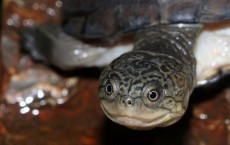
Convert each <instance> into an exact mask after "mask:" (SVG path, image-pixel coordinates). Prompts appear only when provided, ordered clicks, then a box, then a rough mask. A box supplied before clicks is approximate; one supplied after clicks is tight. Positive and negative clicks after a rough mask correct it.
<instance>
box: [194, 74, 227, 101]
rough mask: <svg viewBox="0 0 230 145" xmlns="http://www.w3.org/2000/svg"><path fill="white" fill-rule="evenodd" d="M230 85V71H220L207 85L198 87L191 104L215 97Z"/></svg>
mask: <svg viewBox="0 0 230 145" xmlns="http://www.w3.org/2000/svg"><path fill="white" fill-rule="evenodd" d="M229 87H230V72H227V73H221V72H220V73H219V74H218V75H217V77H215V78H213V79H211V80H209V81H208V83H206V84H205V85H202V86H200V87H197V88H196V89H195V90H194V91H193V93H192V95H191V97H190V104H193V103H202V102H204V101H207V100H210V99H213V98H214V97H216V96H217V94H218V93H220V92H221V91H223V90H224V89H226V88H229Z"/></svg>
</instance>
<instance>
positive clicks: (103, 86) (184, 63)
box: [99, 25, 200, 129]
mask: <svg viewBox="0 0 230 145" xmlns="http://www.w3.org/2000/svg"><path fill="white" fill-rule="evenodd" d="M199 28H200V25H194V26H193V25H163V26H157V27H154V28H151V29H146V30H144V31H140V32H138V33H137V39H136V41H135V44H134V50H133V51H131V52H128V53H125V54H123V55H121V56H120V57H118V58H117V59H115V60H114V61H113V62H112V63H111V64H110V65H109V66H107V67H106V68H105V70H104V71H103V72H102V74H101V76H100V85H99V99H100V103H101V107H102V109H103V111H104V112H105V114H106V115H107V116H108V117H109V118H110V119H111V120H112V121H114V122H117V123H118V124H121V125H125V126H127V127H129V128H133V129H151V128H154V127H163V126H168V125H170V124H173V123H175V122H176V121H178V120H179V119H180V118H181V117H182V116H183V114H184V113H185V111H186V109H187V106H188V100H189V96H190V94H191V92H192V90H193V88H194V85H195V69H196V61H195V58H194V54H193V43H194V38H195V36H196V32H197V30H199Z"/></svg>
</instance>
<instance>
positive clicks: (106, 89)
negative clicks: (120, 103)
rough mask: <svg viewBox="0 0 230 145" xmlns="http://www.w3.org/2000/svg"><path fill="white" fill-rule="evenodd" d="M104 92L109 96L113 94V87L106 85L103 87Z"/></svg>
mask: <svg viewBox="0 0 230 145" xmlns="http://www.w3.org/2000/svg"><path fill="white" fill-rule="evenodd" d="M105 91H106V93H107V94H108V95H111V94H112V93H113V86H112V84H111V83H108V84H107V85H106V87H105Z"/></svg>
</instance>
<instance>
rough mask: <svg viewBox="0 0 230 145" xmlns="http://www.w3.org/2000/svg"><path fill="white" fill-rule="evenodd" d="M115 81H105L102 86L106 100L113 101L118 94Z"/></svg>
mask: <svg viewBox="0 0 230 145" xmlns="http://www.w3.org/2000/svg"><path fill="white" fill-rule="evenodd" d="M117 83H118V82H117V81H115V80H107V81H106V83H105V86H104V92H105V95H106V98H107V99H114V98H115V97H116V95H117V93H118V90H119V89H118V85H117Z"/></svg>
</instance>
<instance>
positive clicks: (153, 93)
mask: <svg viewBox="0 0 230 145" xmlns="http://www.w3.org/2000/svg"><path fill="white" fill-rule="evenodd" d="M158 97H159V96H158V93H157V92H156V91H154V90H151V91H149V93H148V99H149V101H151V102H153V101H156V100H157V99H158Z"/></svg>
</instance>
